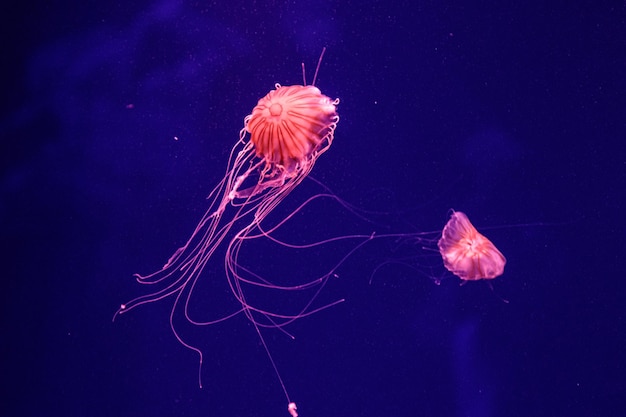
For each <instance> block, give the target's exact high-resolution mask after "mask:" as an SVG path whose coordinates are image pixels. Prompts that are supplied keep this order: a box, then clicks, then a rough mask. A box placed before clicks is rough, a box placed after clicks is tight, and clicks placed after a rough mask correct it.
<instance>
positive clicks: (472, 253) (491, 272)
mask: <svg viewBox="0 0 626 417" xmlns="http://www.w3.org/2000/svg"><path fill="white" fill-rule="evenodd" d="M437 246H438V247H439V252H440V253H441V257H442V258H443V264H444V266H445V267H446V269H447V270H448V271H450V272H452V273H453V274H454V275H456V276H458V277H459V278H461V279H462V280H464V281H477V280H480V279H493V278H496V277H498V276H500V275H502V273H503V272H504V265H505V264H506V259H505V258H504V255H502V253H501V252H500V251H499V250H498V249H497V248H496V246H495V245H494V244H493V243H491V241H490V240H489V239H487V238H486V237H485V236H483V235H482V234H480V233H479V232H478V230H476V228H475V227H474V226H473V225H472V223H471V222H470V221H469V219H468V218H467V216H466V215H465V214H464V213H462V212H460V211H454V212H453V213H452V216H451V217H450V220H449V221H448V223H447V224H446V225H445V227H444V228H443V232H442V233H441V239H439V242H438V243H437Z"/></svg>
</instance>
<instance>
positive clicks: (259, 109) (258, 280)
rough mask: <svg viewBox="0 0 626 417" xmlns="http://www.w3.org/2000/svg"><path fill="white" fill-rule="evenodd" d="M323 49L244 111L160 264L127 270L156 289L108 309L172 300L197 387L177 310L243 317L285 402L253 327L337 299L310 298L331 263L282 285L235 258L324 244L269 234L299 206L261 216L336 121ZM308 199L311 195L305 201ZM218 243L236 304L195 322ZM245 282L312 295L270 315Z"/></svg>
mask: <svg viewBox="0 0 626 417" xmlns="http://www.w3.org/2000/svg"><path fill="white" fill-rule="evenodd" d="M323 54H324V51H322V55H321V56H320V59H319V61H318V65H317V69H316V71H315V75H314V78H313V83H312V84H311V85H307V84H306V76H305V75H304V65H303V78H304V82H303V85H290V86H281V85H280V84H276V85H275V88H274V89H273V90H271V91H270V92H269V93H268V94H267V95H265V96H264V97H263V98H261V99H260V100H259V101H258V103H257V105H256V106H255V107H254V108H253V110H252V113H251V114H250V115H248V116H246V117H245V118H244V126H243V128H242V129H241V131H240V133H239V140H238V141H237V143H236V144H235V145H234V147H233V148H232V150H231V152H230V156H229V159H228V164H227V169H226V173H225V175H224V177H223V179H222V180H221V181H220V182H219V183H218V184H217V186H215V188H214V189H213V190H212V191H211V192H210V194H209V196H208V199H209V200H210V205H209V208H208V209H207V211H206V212H205V214H204V216H203V217H202V219H201V220H200V222H199V223H198V225H197V227H196V228H195V230H194V231H193V232H192V233H191V236H190V237H189V239H188V240H187V241H186V243H185V244H184V245H183V246H182V247H180V248H179V249H177V250H176V251H175V252H174V254H173V255H172V256H171V257H170V258H169V260H168V261H167V262H166V263H165V265H163V267H162V268H161V269H159V270H158V271H156V272H154V273H152V274H149V275H140V274H136V275H135V277H136V279H137V281H138V282H139V283H141V284H145V285H150V286H154V287H156V288H157V289H155V290H153V291H151V292H150V293H148V294H145V295H142V296H140V297H137V298H135V299H133V300H131V301H129V302H127V303H125V304H122V305H121V306H120V308H119V310H118V311H117V312H116V313H115V316H114V319H115V317H117V316H118V315H122V314H126V313H128V312H129V311H131V310H133V309H135V308H137V307H139V306H141V305H145V304H147V303H152V302H157V301H159V300H162V299H165V298H169V297H173V299H174V301H173V306H172V308H171V312H170V317H169V322H170V327H171V329H172V331H173V333H174V335H175V337H176V339H177V340H178V341H179V342H180V343H181V344H182V345H183V346H185V347H187V348H188V349H191V350H192V351H194V352H196V353H197V354H198V355H199V371H198V381H199V385H200V387H202V378H201V370H202V369H201V368H202V360H203V355H202V350H201V349H200V348H198V347H196V346H193V345H192V344H190V343H189V342H187V341H186V340H185V338H184V337H183V336H181V333H180V332H179V330H178V329H177V326H176V325H175V323H178V321H177V320H175V317H181V315H180V314H177V313H182V317H183V318H184V320H186V321H187V322H188V323H191V324H193V325H211V324H215V323H219V322H223V321H225V320H228V319H230V318H232V317H234V316H237V315H240V314H243V315H245V316H246V317H247V319H248V320H249V321H250V322H252V324H253V325H254V328H255V329H256V332H257V334H258V336H259V338H260V339H261V342H262V345H263V346H264V348H265V350H266V353H267V356H268V357H269V359H270V361H271V364H272V366H273V367H274V370H275V371H276V375H277V377H278V380H279V382H280V384H281V386H282V388H283V391H284V393H285V395H286V397H287V400H288V402H289V403H290V404H291V401H290V399H289V395H288V394H287V390H286V389H285V384H284V383H283V381H282V378H281V377H280V374H279V372H278V370H277V367H276V365H275V363H274V360H273V359H272V355H271V354H270V351H269V349H268V347H267V344H266V343H265V341H264V339H263V335H262V333H261V330H260V329H261V328H264V327H269V328H276V329H279V330H281V331H283V332H285V333H286V334H288V333H287V332H286V331H285V330H284V327H285V326H286V325H287V324H289V323H291V322H293V321H295V320H297V319H299V318H302V317H305V316H308V315H311V314H313V313H315V312H317V311H319V310H321V309H324V308H328V307H330V306H332V305H335V304H336V303H338V302H341V301H342V300H337V301H335V302H331V303H326V304H323V305H322V306H318V305H314V303H313V301H314V300H315V298H316V297H317V295H318V294H319V292H320V291H321V289H322V288H323V287H324V285H325V284H326V281H327V280H328V278H329V277H330V276H334V275H335V274H334V270H335V267H336V266H337V265H335V266H334V267H333V268H330V269H329V270H328V271H327V272H326V273H325V274H323V275H322V276H316V277H315V278H313V279H311V280H310V281H305V282H299V283H296V284H293V285H284V284H277V283H276V282H274V281H273V280H270V279H267V278H265V277H264V276H262V275H260V274H258V273H256V272H254V271H253V270H250V269H249V268H247V267H245V266H242V263H241V262H239V256H240V253H241V248H242V245H243V244H244V243H245V242H248V241H250V240H253V239H261V238H267V239H269V240H272V241H274V242H277V243H279V244H283V245H284V246H287V247H301V248H304V247H307V246H314V245H316V244H323V243H324V241H323V242H317V243H312V244H310V245H301V246H298V245H292V244H288V243H284V242H282V241H280V240H279V239H277V238H275V237H274V232H275V231H276V230H277V229H278V228H280V227H281V226H282V225H284V224H285V222H286V221H287V220H288V219H289V218H291V217H292V216H293V215H294V213H295V212H296V211H297V210H299V209H296V211H293V212H291V214H289V215H287V216H286V217H285V218H284V219H283V220H282V221H280V222H278V223H277V224H274V225H273V226H268V227H266V226H265V225H264V220H266V219H267V217H268V215H269V214H270V213H272V212H273V211H274V210H275V209H276V207H277V206H278V205H279V204H280V203H281V202H282V201H283V200H284V199H285V198H286V197H287V196H288V195H289V194H290V193H291V192H292V191H293V190H294V188H295V187H297V186H298V185H299V184H300V183H301V182H302V181H303V180H304V179H305V178H306V177H307V176H308V175H309V173H310V172H311V170H312V169H313V167H314V165H315V162H316V161H317V159H318V158H319V157H320V156H321V155H322V154H324V153H325V152H326V151H327V150H328V149H329V148H330V146H331V144H332V142H333V138H334V133H335V129H336V127H337V123H338V122H339V116H338V114H337V105H338V104H339V99H331V98H330V97H328V96H326V95H324V94H322V92H321V91H320V90H319V89H318V88H317V87H315V79H316V77H317V71H318V70H319V66H320V63H321V60H322V56H323ZM313 198H315V197H312V198H310V199H309V200H307V202H309V201H311V200H312V199H313ZM307 202H305V203H303V205H306V204H307ZM301 207H302V206H300V208H301ZM330 240H332V239H330ZM366 240H367V239H366ZM328 241H329V240H327V241H325V242H328ZM218 248H222V249H224V251H225V259H224V261H223V262H224V265H225V268H224V269H225V275H226V279H227V282H228V287H229V288H230V291H231V293H232V295H233V296H234V298H235V299H236V301H237V303H236V306H237V307H236V308H233V311H229V312H226V313H222V314H220V315H218V316H217V317H218V318H216V319H213V320H204V321H199V320H197V319H195V318H194V317H193V316H192V315H191V314H190V304H191V297H192V294H193V292H194V288H195V287H196V286H197V285H198V283H199V281H200V280H202V279H203V278H202V276H203V274H202V272H203V269H205V267H206V266H207V264H208V263H209V262H212V261H213V258H214V256H215V253H216V251H217V250H218ZM354 249H356V248H354ZM346 256H348V255H346ZM344 259H345V258H344ZM340 262H341V261H340ZM251 286H252V287H257V288H259V287H260V288H266V289H271V290H283V291H306V290H309V291H310V292H311V293H312V294H313V295H312V296H310V298H308V301H306V302H304V304H303V305H301V306H300V307H299V309H298V310H297V311H296V312H291V313H277V312H274V311H271V310H270V309H268V308H267V307H264V306H260V305H258V304H256V303H255V302H254V301H250V300H249V299H248V297H247V291H246V289H248V288H250V287H251ZM290 412H291V413H292V415H293V414H294V413H295V405H294V406H290Z"/></svg>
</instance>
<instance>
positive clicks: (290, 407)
mask: <svg viewBox="0 0 626 417" xmlns="http://www.w3.org/2000/svg"><path fill="white" fill-rule="evenodd" d="M297 409H298V407H296V403H289V405H288V406H287V411H289V414H291V417H298V412H297V411H296V410H297Z"/></svg>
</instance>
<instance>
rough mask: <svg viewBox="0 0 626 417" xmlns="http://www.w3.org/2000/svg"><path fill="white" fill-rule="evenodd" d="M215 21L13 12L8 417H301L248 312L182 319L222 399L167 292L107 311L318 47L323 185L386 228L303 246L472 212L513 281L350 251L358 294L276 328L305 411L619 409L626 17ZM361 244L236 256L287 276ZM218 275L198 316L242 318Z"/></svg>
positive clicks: (408, 256)
mask: <svg viewBox="0 0 626 417" xmlns="http://www.w3.org/2000/svg"><path fill="white" fill-rule="evenodd" d="M202 3H203V2H187V3H183V2H177V1H171V0H163V1H158V2H151V3H149V2H135V4H133V5H129V4H127V3H126V2H122V3H115V4H112V5H109V4H106V3H104V2H103V3H102V4H93V5H77V4H71V2H62V1H59V2H46V3H45V4H43V3H42V4H41V5H40V6H39V7H37V8H35V10H33V9H32V7H29V8H28V10H27V9H26V8H23V7H22V6H21V5H19V4H12V5H8V6H3V13H2V15H3V25H2V27H3V33H4V34H3V56H4V59H3V62H4V63H5V65H4V66H3V67H4V73H5V76H4V79H5V83H4V86H3V95H2V102H1V103H2V108H1V110H2V116H1V119H0V135H1V136H2V137H1V144H2V152H0V155H1V156H0V158H1V161H2V165H1V169H2V177H1V183H0V190H1V197H0V204H1V205H0V214H1V216H2V217H1V219H2V220H1V221H2V242H3V247H4V249H3V251H2V252H3V262H2V265H3V273H2V277H3V280H2V282H3V290H2V291H1V293H2V326H3V327H2V338H1V340H2V342H1V346H2V352H1V353H2V354H1V357H2V361H1V362H0V363H1V366H2V368H1V369H0V374H2V379H3V386H4V388H3V391H4V392H3V400H2V401H1V403H2V405H1V406H0V414H1V415H5V416H18V415H20V416H268V417H269V416H288V413H287V411H286V406H287V399H286V397H285V394H284V393H283V390H282V388H281V386H280V383H279V381H278V379H277V376H276V373H275V372H274V369H273V368H272V366H271V363H270V361H269V359H268V356H267V354H266V352H265V350H264V349H263V346H262V345H261V342H260V339H259V337H258V335H257V333H256V331H255V329H254V327H253V326H252V325H251V323H250V322H249V321H247V320H246V319H245V317H243V316H238V317H235V318H233V319H231V320H229V321H227V322H224V323H221V324H219V325H215V326H206V327H192V326H184V323H183V320H181V319H180V317H178V319H177V320H178V321H177V322H176V323H178V324H179V326H180V327H179V328H180V332H181V334H182V335H184V337H185V340H187V341H188V342H190V343H193V344H194V346H197V347H199V348H201V349H202V351H203V352H204V364H203V367H202V381H203V385H204V387H203V389H199V387H198V357H197V355H196V354H195V353H194V352H192V351H190V350H188V349H186V348H184V347H183V346H182V345H180V344H179V343H178V342H177V340H176V339H175V337H174V335H173V333H172V331H171V329H170V325H169V313H170V309H171V306H172V303H173V299H172V298H168V299H165V300H162V301H160V302H159V303H153V304H151V305H148V306H144V307H143V308H139V309H137V310H136V311H133V312H132V313H130V314H127V315H124V316H122V317H120V318H118V319H117V320H116V321H115V322H114V323H113V322H112V321H111V319H112V316H113V313H114V312H115V311H116V309H117V308H118V307H119V306H120V304H121V303H123V302H127V301H128V300H130V299H131V298H133V297H136V296H139V295H142V294H144V293H146V291H147V289H146V288H145V287H142V286H140V285H139V284H137V283H136V282H135V281H134V280H133V277H132V274H133V273H136V272H140V273H149V272H152V271H154V270H156V269H158V268H160V267H161V266H162V265H163V264H164V263H165V261H166V260H167V258H168V257H169V256H170V255H171V254H172V253H173V251H174V250H175V249H176V248H177V247H179V246H181V245H182V244H183V243H184V242H185V240H186V238H187V237H188V236H189V234H190V233H191V231H192V230H193V228H194V227H195V225H196V223H197V222H198V221H199V219H200V217H201V216H202V214H203V213H204V210H206V208H207V204H208V203H207V201H206V200H205V197H206V195H207V194H208V193H209V192H210V190H211V189H212V188H213V186H214V185H215V184H216V183H217V182H218V181H219V180H220V179H221V178H222V177H223V175H224V171H225V169H226V164H227V160H228V153H229V152H230V149H231V147H232V146H233V145H234V144H235V143H236V141H237V140H238V138H239V136H238V135H239V130H240V129H241V128H242V126H243V118H244V117H245V116H246V115H247V114H249V113H250V112H251V110H252V108H253V106H254V105H255V104H256V102H257V100H258V99H259V98H260V97H262V96H264V95H265V94H266V93H267V92H268V91H269V90H271V89H273V88H274V84H275V83H281V84H283V85H290V84H301V83H302V71H301V62H304V63H305V64H306V69H307V73H308V77H309V80H310V78H311V76H312V73H313V70H314V68H315V64H316V63H317V59H318V57H319V54H320V52H321V50H322V48H323V47H326V48H327V51H326V55H325V57H324V60H323V62H322V66H321V69H320V74H319V76H318V79H317V82H316V85H317V86H318V87H319V88H320V89H321V90H322V92H323V93H324V94H326V95H328V96H330V97H332V98H336V97H338V98H340V100H341V103H340V104H339V107H338V112H339V115H340V117H341V120H340V122H339V125H338V127H337V131H336V134H335V141H334V143H333V145H332V146H331V148H330V150H329V151H328V152H326V153H325V154H324V155H322V156H321V157H320V158H319V161H318V162H317V164H316V166H315V168H314V170H313V172H312V174H311V175H312V176H313V177H314V178H315V179H316V180H318V181H319V182H321V183H323V184H324V185H325V186H327V187H329V188H330V189H331V190H332V191H333V192H334V193H335V194H336V195H337V196H339V197H341V198H343V199H345V200H346V201H348V202H350V203H352V204H354V205H355V206H356V207H358V208H359V210H367V211H368V212H369V214H368V215H367V216H366V217H368V218H369V220H371V222H368V221H364V220H363V219H362V218H359V217H356V216H354V215H351V214H350V213H346V212H345V211H342V209H341V207H340V206H339V205H337V204H326V205H320V206H315V207H311V208H310V210H308V211H305V212H304V213H302V215H301V216H298V217H296V218H295V219H294V221H293V222H291V223H290V224H289V225H288V226H287V227H286V228H285V230H284V231H282V233H283V234H282V236H283V237H284V238H285V239H293V240H294V241H307V239H315V238H316V237H318V236H325V235H342V234H345V233H364V234H366V235H367V234H370V233H372V232H377V233H379V234H382V233H418V232H426V231H437V230H441V228H442V227H443V225H444V224H445V222H446V221H447V219H448V215H449V214H448V213H449V209H451V208H453V209H456V210H461V211H463V212H465V213H467V214H468V216H469V217H470V219H472V221H473V223H474V224H475V225H476V226H477V227H478V228H479V229H480V230H481V231H483V232H484V233H485V234H486V235H487V236H488V237H489V238H490V239H492V240H493V242H494V243H495V244H496V245H497V246H498V248H499V249H500V250H501V251H502V253H503V254H504V255H505V256H506V257H507V260H508V263H507V267H506V269H505V272H504V275H502V276H501V277H499V278H497V279H495V280H494V281H493V290H492V289H491V288H490V287H489V286H488V285H486V284H485V283H484V282H474V283H468V284H467V285H463V286H460V285H459V279H458V278H456V277H454V276H453V275H452V274H450V273H447V272H446V270H445V269H444V268H443V265H442V263H441V259H440V258H439V257H438V256H437V253H436V252H433V251H432V250H429V248H430V249H432V248H433V245H432V243H433V242H421V243H418V242H415V241H414V240H411V239H410V238H406V239H383V238H381V239H375V240H374V241H372V242H370V243H371V244H368V245H366V246H365V247H363V248H362V250H360V251H357V252H356V253H354V254H353V255H352V257H350V258H349V259H348V260H347V261H346V262H345V263H344V264H343V265H341V266H340V267H339V268H338V269H337V271H336V273H337V275H338V278H333V279H331V280H330V281H329V282H328V284H327V285H326V287H325V288H324V290H323V292H322V294H321V295H320V298H319V299H318V300H317V302H318V303H319V305H323V304H324V303H327V302H332V301H335V300H338V299H342V298H343V299H345V300H346V301H345V302H343V303H341V304H339V305H337V306H334V307H332V308H330V309H327V310H325V311H322V312H320V313H317V314H314V315H312V316H310V317H308V318H304V319H302V320H299V321H297V322H295V323H293V324H292V325H290V326H289V327H287V328H286V330H287V331H288V332H289V333H290V334H292V335H293V336H295V340H292V339H291V338H289V337H288V336H286V335H285V334H284V333H282V332H280V331H277V330H276V329H266V330H265V331H264V332H263V335H264V338H265V341H266V343H267V345H268V347H269V349H270V352H271V353H272V355H273V357H274V360H275V362H276V365H277V367H278V370H279V372H280V375H281V376H282V379H283V381H284V383H285V386H286V389H287V391H288V393H289V396H290V399H291V400H293V401H296V402H297V404H298V407H299V411H300V416H302V417H307V416H309V417H311V416H318V417H321V416H331V415H334V416H377V417H380V416H459V417H461V416H463V417H465V416H467V417H478V416H485V417H489V416H493V417H498V416H529V415H532V416H624V415H626V379H625V378H624V372H625V371H626V361H625V359H624V345H625V342H626V336H625V331H626V328H625V321H626V311H625V309H624V306H625V301H626V300H625V295H624V294H625V292H624V291H625V285H624V277H623V275H624V268H623V260H624V256H625V254H626V244H625V243H626V242H625V241H626V228H625V222H624V220H623V213H622V211H623V208H624V200H625V194H624V189H626V165H625V164H626V145H625V144H624V139H625V138H626V77H624V74H625V73H626V71H625V70H626V68H625V66H626V64H625V63H626V61H625V57H626V43H625V39H626V30H625V25H626V6H625V4H624V3H623V2H621V3H619V2H613V3H611V4H606V3H605V4H602V5H601V4H598V3H597V2H556V3H554V2H553V4H551V5H546V4H545V2H530V3H529V2H475V4H463V3H462V2H461V3H459V2H451V3H450V2H448V4H443V3H444V2H438V1H434V2H409V1H407V2H403V1H384V2H383V1H380V2H377V1H370V2H367V1H365V2H364V1H346V2H332V1H326V2H324V1H321V2H288V3H283V2H243V1H237V0H235V1H216V2H206V4H202ZM574 3H576V4H574ZM175 138H177V139H175ZM317 192H320V186H319V185H318V184H316V183H315V182H313V181H304V182H303V183H302V184H301V185H300V186H299V187H298V189H297V191H296V192H294V193H293V195H292V196H290V198H293V201H291V202H290V200H289V199H287V200H286V201H285V205H283V206H279V207H278V208H277V209H276V210H275V212H274V213H273V214H274V215H275V216H276V218H280V217H284V216H285V215H287V214H288V213H289V212H290V210H292V209H293V207H295V205H296V204H297V202H298V201H302V199H304V198H306V197H307V196H310V195H313V194H315V193H317ZM432 236H435V237H434V239H435V240H436V235H431V237H432ZM354 244H355V242H353V241H346V242H345V246H342V245H341V244H340V245H338V246H331V247H327V248H324V247H322V248H320V249H319V250H315V251H311V252H306V251H305V252H304V253H302V252H297V253H292V254H290V253H289V251H286V254H283V253H282V252H279V251H276V250H275V249H273V248H271V247H270V246H269V245H268V246H263V245H260V246H255V248H254V250H250V251H248V252H247V253H242V255H241V261H242V263H246V264H247V265H248V266H250V267H252V268H255V270H259V271H266V270H271V271H273V272H272V273H273V274H275V275H273V276H276V277H280V279H284V280H285V281H284V282H285V283H287V284H288V283H289V282H290V281H289V280H290V279H292V277H293V279H294V280H298V279H300V278H301V277H302V276H306V275H307V274H312V273H315V271H318V270H324V271H326V270H328V269H329V268H331V267H332V266H333V262H335V261H336V257H337V254H338V253H343V252H342V251H347V250H350V249H351V248H353V247H354ZM429 244H430V247H429ZM423 246H426V248H424V247H423ZM223 257H224V249H223V248H222V247H221V248H219V249H218V251H217V252H216V255H215V257H214V259H212V260H211V261H210V262H209V264H208V266H207V268H206V270H205V271H204V274H203V275H202V278H201V282H203V283H204V284H205V285H204V287H203V288H201V289H200V290H198V294H197V298H196V299H195V303H194V305H195V308H196V309H197V312H198V314H205V315H206V316H207V317H208V316H210V315H219V314H225V313H227V312H228V311H229V309H230V308H232V298H230V295H229V294H230V293H229V291H228V289H227V288H226V287H225V282H226V281H225V276H224V271H223ZM377 268H378V269H377ZM375 270H376V273H375V274H374V275H372V274H373V273H374V271H375ZM370 280H371V282H370ZM439 281H440V284H439V285H437V282H439ZM250 291H251V293H250V294H251V295H250V297H257V298H256V299H257V300H260V302H265V303H268V305H270V306H272V308H277V309H279V308H281V307H282V306H283V305H285V303H286V304H287V305H288V304H289V303H290V302H294V300H293V299H292V295H293V297H296V295H295V294H290V293H286V294H285V293H284V292H281V293H278V294H277V297H278V298H276V299H274V298H272V297H273V295H272V294H271V293H270V294H268V293H261V294H255V293H254V290H250ZM261 297H269V298H268V299H262V298H261ZM502 298H504V299H507V300H508V301H509V303H508V304H507V303H504V302H503V301H502Z"/></svg>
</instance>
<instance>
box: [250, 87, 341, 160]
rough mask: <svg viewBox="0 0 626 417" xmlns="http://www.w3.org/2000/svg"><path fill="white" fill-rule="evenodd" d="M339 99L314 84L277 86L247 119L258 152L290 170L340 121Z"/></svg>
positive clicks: (329, 135)
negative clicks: (336, 99) (323, 91)
mask: <svg viewBox="0 0 626 417" xmlns="http://www.w3.org/2000/svg"><path fill="white" fill-rule="evenodd" d="M336 104H337V101H335V100H331V99H330V98H329V97H327V96H325V95H323V94H322V93H321V91H320V90H319V89H318V88H317V87H314V86H312V85H308V86H303V85H291V86H285V87H283V86H280V85H278V84H277V85H276V89H275V90H272V91H270V92H269V93H268V94H267V95H266V96H265V97H263V98H262V99H260V100H259V102H258V104H257V105H256V106H255V107H254V109H253V110H252V114H250V115H249V116H248V117H247V118H246V121H245V122H246V130H247V131H248V132H250V142H251V143H252V144H254V147H255V149H256V155H257V156H258V157H261V158H263V159H264V160H265V161H266V162H267V163H268V164H276V165H279V166H282V167H284V168H285V169H286V170H287V171H288V172H289V171H291V170H292V169H293V168H294V167H295V166H296V165H298V164H302V163H303V162H304V161H306V160H307V158H308V157H309V156H310V155H311V153H312V152H314V151H315V150H316V149H317V148H318V146H319V145H320V143H322V142H323V141H324V140H325V139H330V138H332V134H333V132H334V130H335V126H336V124H337V113H336Z"/></svg>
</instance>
